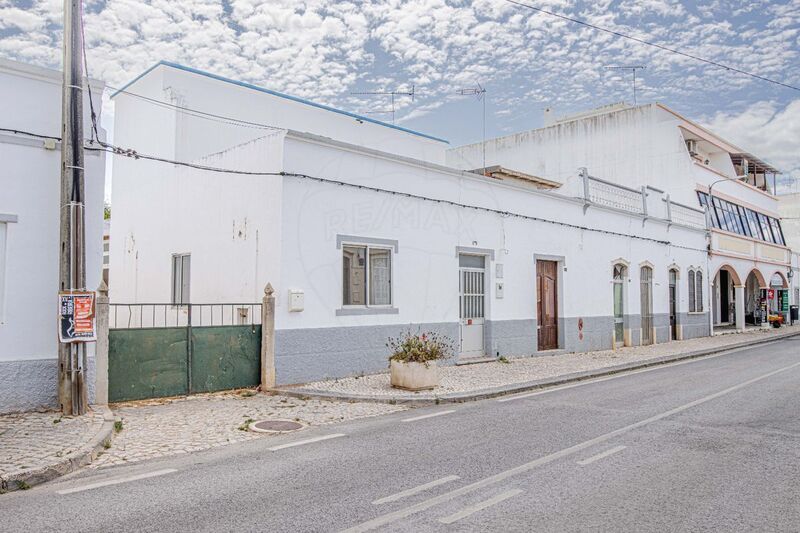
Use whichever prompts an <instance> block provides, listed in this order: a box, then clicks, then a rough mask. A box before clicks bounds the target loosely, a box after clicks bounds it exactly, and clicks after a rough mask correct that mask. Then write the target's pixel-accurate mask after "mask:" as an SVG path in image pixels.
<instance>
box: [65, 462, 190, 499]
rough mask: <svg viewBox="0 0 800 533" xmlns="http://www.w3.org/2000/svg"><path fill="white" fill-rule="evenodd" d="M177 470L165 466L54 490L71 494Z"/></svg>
mask: <svg viewBox="0 0 800 533" xmlns="http://www.w3.org/2000/svg"><path fill="white" fill-rule="evenodd" d="M173 472H177V470H175V469H174V468H165V469H164V470H155V471H153V472H147V473H145V474H136V475H135V476H128V477H121V478H116V479H107V480H106V481H98V482H97V483H89V484H88V485H83V486H81V487H74V488H71V489H64V490H58V491H56V494H62V495H63V494H72V493H74V492H82V491H84V490H91V489H98V488H100V487H108V486H110V485H119V484H120V483H129V482H131V481H138V480H140V479H147V478H151V477H157V476H163V475H166V474H172V473H173Z"/></svg>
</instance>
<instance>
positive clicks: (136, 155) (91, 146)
mask: <svg viewBox="0 0 800 533" xmlns="http://www.w3.org/2000/svg"><path fill="white" fill-rule="evenodd" d="M0 131H6V132H10V133H15V134H22V135H28V136H31V137H37V138H42V139H55V140H58V141H60V140H61V138H60V137H53V136H49V135H40V134H37V133H30V132H27V131H21V130H14V129H10V128H0ZM95 142H97V141H95V140H94V139H87V140H86V143H88V146H84V149H86V150H88V151H92V152H106V153H110V154H113V155H119V156H124V157H130V158H132V159H136V160H140V159H142V160H146V161H154V162H158V163H166V164H170V165H176V166H180V167H187V168H193V169H196V170H202V171H206V172H216V173H220V174H235V175H242V176H282V177H288V178H298V179H305V180H311V181H316V182H318V183H325V184H329V185H337V186H340V187H349V188H354V189H359V190H365V191H372V192H377V193H381V194H391V195H394V196H402V197H404V198H410V199H414V200H421V201H426V202H434V203H437V204H444V205H449V206H452V207H458V208H461V209H472V210H476V211H484V212H487V213H492V214H495V215H499V216H501V217H503V218H509V217H514V218H519V219H523V220H530V221H534V222H542V223H545V224H552V225H558V226H564V227H568V228H571V229H576V230H581V231H588V232H592V233H602V234H605V235H613V236H616V237H624V238H628V239H637V240H641V241H647V242H655V243H657V244H663V245H666V246H672V247H673V248H682V249H685V250H692V251H698V252H707V249H706V248H693V247H691V246H681V245H677V244H674V243H672V242H670V241H664V240H659V239H654V238H651V237H643V236H641V235H635V234H629V233H622V232H617V231H609V230H603V229H598V228H590V227H588V226H581V225H579V224H571V223H569V222H561V221H558V220H551V219H547V218H542V217H536V216H532V215H524V214H522V213H515V212H512V211H504V210H502V209H494V208H491V207H483V206H477V205H471V204H464V203H461V202H455V201H453V200H444V199H440V198H431V197H429V196H423V195H421V194H414V193H408V192H402V191H393V190H390V189H383V188H381V187H373V186H370V185H359V184H357V183H350V182H346V181H341V180H335V179H330V178H321V177H319V176H311V175H309V174H301V173H296V172H285V171H277V172H276V171H271V172H267V171H251V170H237V169H231V168H223V167H213V166H209V165H201V164H198V163H190V162H187V161H177V160H174V159H167V158H164V157H158V156H154V155H149V154H142V153H140V152H137V151H136V150H133V149H130V148H121V147H119V146H114V145H112V144H108V143H100V142H98V144H99V146H95Z"/></svg>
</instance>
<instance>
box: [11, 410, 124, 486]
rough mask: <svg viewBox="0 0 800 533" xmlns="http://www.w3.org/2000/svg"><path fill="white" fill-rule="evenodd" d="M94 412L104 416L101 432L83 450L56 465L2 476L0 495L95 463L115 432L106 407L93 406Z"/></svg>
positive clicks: (111, 418) (110, 414) (111, 416)
mask: <svg viewBox="0 0 800 533" xmlns="http://www.w3.org/2000/svg"><path fill="white" fill-rule="evenodd" d="M91 408H92V410H93V411H95V412H98V413H100V414H102V415H103V424H102V425H101V426H100V431H98V432H97V434H96V435H95V436H94V437H92V439H91V440H90V441H89V443H88V444H87V445H86V446H84V447H83V448H81V449H79V450H76V451H74V452H72V453H71V454H69V455H67V456H66V457H64V458H62V459H60V460H59V461H58V462H56V463H52V464H49V465H47V466H43V467H40V468H32V469H30V470H26V471H24V472H20V473H18V474H13V475H10V476H0V494H2V493H4V492H11V491H13V490H25V489H28V488H30V487H33V486H34V485H39V484H41V483H45V482H47V481H51V480H53V479H55V478H57V477H60V476H63V475H65V474H69V473H71V472H74V471H76V470H78V469H79V468H81V467H82V466H85V465H88V464H89V463H91V462H92V461H94V460H95V459H96V458H97V456H98V455H100V452H102V451H103V450H105V444H106V442H107V441H109V440H110V439H111V436H112V435H113V432H114V415H113V414H112V412H111V409H109V408H108V407H107V406H105V405H93V406H92V407H91Z"/></svg>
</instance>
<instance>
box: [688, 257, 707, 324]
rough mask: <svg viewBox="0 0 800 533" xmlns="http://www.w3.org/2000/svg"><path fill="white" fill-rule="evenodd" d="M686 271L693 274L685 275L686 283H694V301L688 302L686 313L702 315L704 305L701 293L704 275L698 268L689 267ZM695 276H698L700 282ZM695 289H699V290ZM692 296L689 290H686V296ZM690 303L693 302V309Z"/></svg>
mask: <svg viewBox="0 0 800 533" xmlns="http://www.w3.org/2000/svg"><path fill="white" fill-rule="evenodd" d="M687 272H690V273H692V274H693V276H688V275H687V276H686V281H687V284H688V283H689V282H691V283H693V284H694V289H693V292H694V302H688V303H689V310H688V314H690V315H702V314H704V313H705V312H706V311H705V305H703V294H704V293H705V292H706V291H705V276H704V275H703V271H702V269H699V268H689V269H688V271H687ZM697 276H700V283H699V284H698V283H697ZM697 289H700V290H699V291H698V290H697ZM690 296H692V293H691V292H687V298H688V297H690ZM692 303H694V311H692V310H691V309H692Z"/></svg>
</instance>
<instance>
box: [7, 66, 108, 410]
mask: <svg viewBox="0 0 800 533" xmlns="http://www.w3.org/2000/svg"><path fill="white" fill-rule="evenodd" d="M91 83H92V87H93V91H94V92H95V94H96V95H97V98H96V101H95V109H96V110H97V112H98V114H99V113H100V106H101V98H100V95H101V94H102V92H103V84H102V83H101V82H97V81H92V82H91ZM88 105H89V104H88V100H87V101H85V102H84V108H85V109H88ZM86 115H87V121H86V123H85V124H84V127H85V128H86V131H87V132H88V131H89V129H88V128H89V120H88V113H86ZM0 127H1V128H4V129H6V130H9V129H10V130H22V131H26V132H31V133H37V134H42V135H49V136H54V137H58V136H59V135H60V131H61V73H60V72H58V71H54V70H49V69H44V68H39V67H33V66H30V65H25V64H22V63H17V62H14V61H8V60H5V59H0ZM0 161H2V162H3V171H2V172H0V191H2V192H1V193H0V413H3V412H12V411H22V410H29V409H37V408H42V407H57V405H58V402H57V389H56V383H57V357H58V354H57V352H58V345H57V334H56V331H57V330H56V320H55V318H56V316H57V313H58V261H59V255H58V243H59V214H60V208H59V202H60V190H61V189H60V168H61V153H60V143H55V142H53V143H48V142H45V141H44V140H42V139H40V138H35V137H30V136H27V135H22V134H14V133H11V132H8V131H2V132H0ZM85 177H86V189H85V190H86V249H87V252H86V272H87V283H88V286H89V288H90V289H94V288H96V287H97V286H98V283H99V282H100V272H101V268H102V267H101V261H102V248H101V246H102V232H103V187H104V179H105V157H104V156H103V155H100V154H99V153H98V152H87V153H86V173H85ZM89 350H90V352H89V353H90V355H91V354H92V353H93V352H92V350H93V345H90V348H89ZM89 370H90V372H91V370H92V361H91V360H90V369H89ZM88 382H89V383H90V384H92V383H93V380H92V379H89V380H88ZM91 398H92V391H91V390H90V400H91Z"/></svg>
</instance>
